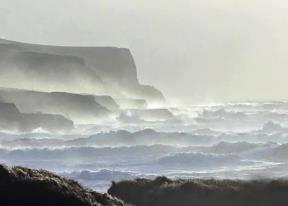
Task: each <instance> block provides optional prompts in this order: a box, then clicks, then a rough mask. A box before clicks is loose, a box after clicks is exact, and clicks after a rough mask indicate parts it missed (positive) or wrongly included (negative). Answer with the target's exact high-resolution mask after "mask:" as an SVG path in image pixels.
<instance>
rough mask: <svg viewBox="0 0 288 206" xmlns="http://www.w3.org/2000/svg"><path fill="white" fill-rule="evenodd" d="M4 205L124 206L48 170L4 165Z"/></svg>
mask: <svg viewBox="0 0 288 206" xmlns="http://www.w3.org/2000/svg"><path fill="white" fill-rule="evenodd" d="M0 194H1V195H0V205H3V206H16V205H17V206H39V205H41V206H52V205H53V206H64V205H71V206H72V205H73V206H122V205H124V204H123V203H122V202H121V201H120V200H118V199H116V198H113V197H111V196H110V195H107V194H100V193H97V192H95V191H92V190H89V189H85V188H83V187H82V186H81V185H80V184H78V183H77V182H76V181H73V180H68V179H65V178H62V177H60V176H57V175H54V174H52V173H50V172H48V171H45V170H32V169H28V168H24V167H12V168H9V167H6V166H3V165H0Z"/></svg>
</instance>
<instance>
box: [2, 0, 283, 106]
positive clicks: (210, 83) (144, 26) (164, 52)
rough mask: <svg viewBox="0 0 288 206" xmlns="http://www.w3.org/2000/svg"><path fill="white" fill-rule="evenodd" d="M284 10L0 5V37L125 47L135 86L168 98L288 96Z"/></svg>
mask: <svg viewBox="0 0 288 206" xmlns="http://www.w3.org/2000/svg"><path fill="white" fill-rule="evenodd" d="M287 6H288V5H287V2H285V1H283V0H274V1H260V0H253V1H236V0H233V1H229V2H227V1H222V0H217V1H210V0H205V1H196V0H190V1H188V0H180V1H177V2H175V1H174V2H171V1H168V2H167V1H162V0H160V1H156V2H155V1H137V2H135V1H130V0H123V1H119V2H115V1H110V0H108V1H106V0H105V1H97V2H95V1H92V0H85V1H80V0H73V1H71V0H69V1H67V0H62V1H56V0H52V1H49V2H47V1H43V0H42V1H41V0H40V1H39V0H27V1H25V2H24V1H21V0H3V1H1V4H0V10H1V12H0V23H1V36H2V37H6V38H9V39H12V40H18V41H25V42H33V43H42V44H52V45H74V46H75V45H77V46H81V45H82V46H85V45H97V46H101V45H103V46H109V45H113V46H120V47H125V48H130V49H131V51H132V53H133V55H134V58H135V60H136V62H137V66H138V70H139V79H140V81H141V82H143V83H149V84H152V85H155V86H157V87H158V88H160V89H161V90H162V91H163V93H164V94H165V95H166V96H167V98H168V99H170V100H177V99H181V100H182V101H183V99H185V101H188V102H213V101H214V102H215V101H218V102H219V101H241V100H242V101H244V100H263V99H264V100H267V99H269V100H270V99H285V98H287V94H285V93H286V92H285V88H286V87H287V83H286V81H285V76H287V69H286V67H287V64H288V62H287V60H286V56H287V52H288V51H287V49H286V47H287V44H288V42H287V39H286V36H287V28H288V27H287V25H288V21H287V20H288V15H287V12H286V9H287ZM12 19H13V21H11V20H12ZM27 26H28V27H29V29H27ZM180 81H181V84H179V83H178V82H180Z"/></svg>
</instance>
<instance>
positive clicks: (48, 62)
mask: <svg viewBox="0 0 288 206" xmlns="http://www.w3.org/2000/svg"><path fill="white" fill-rule="evenodd" d="M0 54H1V55H0V74H1V76H2V77H6V79H15V80H16V81H17V80H20V79H21V81H19V82H18V85H19V86H20V88H24V89H31V90H34V89H35V87H36V88H37V89H40V90H44V91H66V92H74V93H77V92H78V93H79V92H80V93H81V92H82V93H90V94H95V95H110V96H113V97H118V98H138V99H146V100H148V101H150V102H163V101H164V98H163V95H162V94H161V92H160V91H158V90H157V89H155V88H153V87H151V86H146V85H141V84H140V83H139V81H138V79H137V70H136V65H135V62H134V59H133V57H132V54H131V53H130V51H129V50H128V49H123V48H115V47H62V46H44V45H35V44H26V43H20V42H13V41H7V40H0ZM7 77H8V78H7ZM0 80H1V84H0V86H3V87H15V82H14V84H13V81H12V82H11V81H9V82H7V81H5V79H4V78H0ZM43 82H45V83H46V84H43ZM75 91H76V92H75Z"/></svg>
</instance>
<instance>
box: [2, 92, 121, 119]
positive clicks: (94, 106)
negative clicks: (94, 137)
mask: <svg viewBox="0 0 288 206" xmlns="http://www.w3.org/2000/svg"><path fill="white" fill-rule="evenodd" d="M0 99H1V100H2V101H5V102H9V103H13V104H15V105H16V106H17V108H18V109H19V110H20V111H21V112H24V113H39V112H40V113H47V114H56V115H57V114H59V115H62V116H64V117H66V118H68V119H71V120H73V121H75V122H76V123H79V122H83V121H86V122H89V121H91V120H92V121H93V120H94V121H95V120H97V119H99V118H100V119H101V118H106V117H107V116H108V115H109V114H110V111H109V110H108V109H107V108H106V107H104V106H102V105H101V104H99V103H98V101H99V102H102V103H103V104H104V103H105V104H107V105H108V106H109V105H110V106H114V107H116V106H117V104H116V103H115V102H113V99H110V98H109V97H105V96H97V97H95V96H93V95H84V94H73V93H67V92H37V91H29V90H20V89H8V88H0ZM108 100H109V101H108ZM113 103H114V104H115V105H114V104H113Z"/></svg>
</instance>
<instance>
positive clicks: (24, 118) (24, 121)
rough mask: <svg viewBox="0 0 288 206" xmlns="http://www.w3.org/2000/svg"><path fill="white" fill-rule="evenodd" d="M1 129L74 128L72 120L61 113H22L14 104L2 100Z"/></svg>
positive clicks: (61, 129) (58, 129)
mask: <svg viewBox="0 0 288 206" xmlns="http://www.w3.org/2000/svg"><path fill="white" fill-rule="evenodd" d="M0 114H1V115H0V130H10V131H33V130H35V129H39V128H42V129H44V130H48V131H66V130H71V129H73V128H74V124H73V122H72V121H71V120H68V119H66V118H64V117H63V116H61V115H52V114H42V113H21V112H20V111H19V110H18V109H17V107H16V106H15V105H14V104H11V103H3V102H0Z"/></svg>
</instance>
